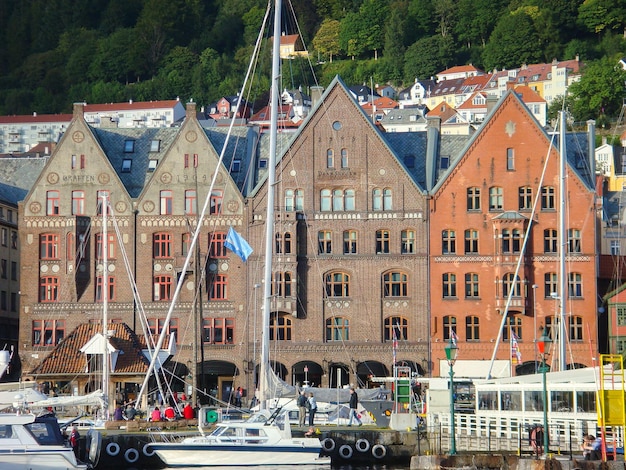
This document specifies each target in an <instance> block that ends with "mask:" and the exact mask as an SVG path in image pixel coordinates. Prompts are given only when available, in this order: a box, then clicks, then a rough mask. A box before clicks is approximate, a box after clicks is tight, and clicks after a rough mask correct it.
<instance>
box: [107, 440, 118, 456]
mask: <svg viewBox="0 0 626 470" xmlns="http://www.w3.org/2000/svg"><path fill="white" fill-rule="evenodd" d="M119 453H120V445H119V444H118V443H117V442H109V443H108V444H107V454H109V455H110V456H111V457H116V456H117V454H119Z"/></svg>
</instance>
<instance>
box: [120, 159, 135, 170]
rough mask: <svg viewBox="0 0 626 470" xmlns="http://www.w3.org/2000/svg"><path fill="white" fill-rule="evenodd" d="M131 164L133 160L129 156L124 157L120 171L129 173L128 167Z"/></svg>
mask: <svg viewBox="0 0 626 470" xmlns="http://www.w3.org/2000/svg"><path fill="white" fill-rule="evenodd" d="M132 164H133V161H132V160H131V159H130V158H125V159H124V160H122V173H130V168H131V166H132Z"/></svg>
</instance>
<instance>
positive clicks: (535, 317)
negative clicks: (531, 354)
mask: <svg viewBox="0 0 626 470" xmlns="http://www.w3.org/2000/svg"><path fill="white" fill-rule="evenodd" d="M538 287H539V286H538V285H537V284H533V331H534V333H533V336H534V339H535V374H536V373H537V372H539V369H538V368H537V367H538V364H537V288H538Z"/></svg>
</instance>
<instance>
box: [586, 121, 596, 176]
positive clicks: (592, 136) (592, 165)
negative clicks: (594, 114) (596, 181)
mask: <svg viewBox="0 0 626 470" xmlns="http://www.w3.org/2000/svg"><path fill="white" fill-rule="evenodd" d="M587 134H588V136H587V138H588V139H589V142H588V144H587V147H588V150H587V151H588V152H589V169H590V170H591V175H590V176H591V178H593V177H594V175H595V174H596V121H594V120H593V119H589V120H588V121H587Z"/></svg>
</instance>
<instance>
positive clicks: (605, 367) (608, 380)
mask: <svg viewBox="0 0 626 470" xmlns="http://www.w3.org/2000/svg"><path fill="white" fill-rule="evenodd" d="M597 412H598V427H599V428H600V433H601V436H602V461H603V462H606V461H607V457H608V455H611V456H612V457H613V460H615V459H616V457H617V448H618V447H619V446H621V445H623V436H622V435H621V433H620V432H619V431H620V429H622V430H623V429H624V425H625V424H626V406H625V403H624V358H623V357H622V356H621V355H618V354H601V355H600V386H599V387H598V404H597Z"/></svg>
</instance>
